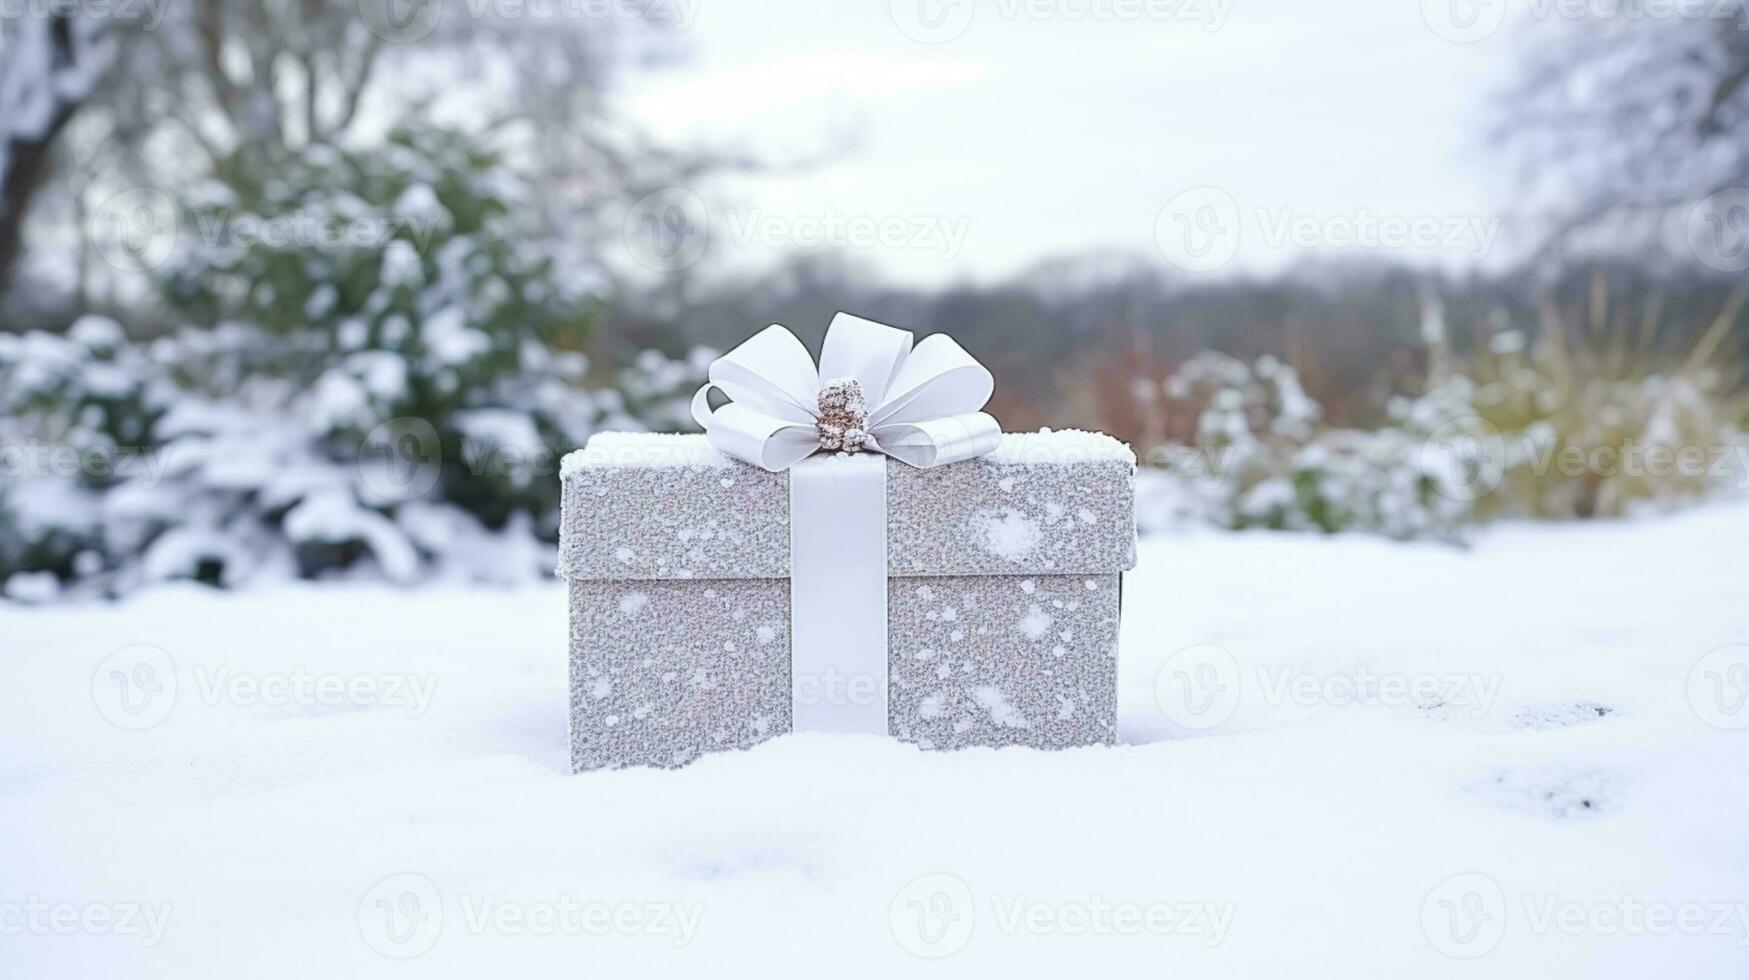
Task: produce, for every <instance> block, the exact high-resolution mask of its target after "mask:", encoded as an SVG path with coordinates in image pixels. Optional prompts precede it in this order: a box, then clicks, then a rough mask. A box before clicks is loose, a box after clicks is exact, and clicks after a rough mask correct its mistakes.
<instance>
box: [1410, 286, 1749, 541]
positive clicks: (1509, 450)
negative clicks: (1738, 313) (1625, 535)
mask: <svg viewBox="0 0 1749 980" xmlns="http://www.w3.org/2000/svg"><path fill="white" fill-rule="evenodd" d="M1720 323H1722V324H1724V325H1725V326H1728V325H1729V319H1728V318H1721V320H1720ZM1714 349H1715V347H1714V345H1713V343H1712V342H1711V341H1709V340H1708V339H1706V338H1703V339H1702V340H1701V341H1700V342H1699V344H1697V346H1696V347H1694V348H1693V349H1691V350H1688V351H1677V352H1674V353H1660V352H1658V351H1656V350H1654V349H1650V348H1645V347H1640V348H1636V347H1633V346H1629V345H1625V344H1621V343H1612V344H1608V345H1595V344H1585V343H1574V342H1572V341H1571V340H1570V339H1569V338H1568V337H1567V335H1566V332H1565V331H1563V330H1562V329H1560V327H1559V326H1558V325H1557V326H1553V327H1551V328H1548V329H1545V331H1544V332H1543V335H1542V336H1541V337H1540V338H1539V340H1538V342H1537V343H1536V344H1535V345H1531V344H1528V343H1527V342H1526V340H1525V338H1524V336H1523V335H1522V334H1518V333H1510V332H1508V333H1501V334H1497V335H1495V336H1494V337H1493V338H1492V341H1491V343H1490V344H1489V345H1487V347H1486V348H1485V349H1483V350H1481V351H1479V352H1477V353H1476V354H1474V355H1472V356H1471V357H1469V358H1468V359H1467V360H1466V361H1465V362H1464V363H1463V364H1462V365H1460V367H1459V370H1461V371H1462V374H1461V375H1459V376H1457V377H1454V378H1451V379H1447V380H1446V381H1444V382H1443V383H1442V385H1441V387H1444V388H1452V389H1456V390H1457V391H1458V392H1459V397H1461V398H1462V399H1464V400H1465V401H1467V402H1468V403H1469V404H1470V406H1471V409H1472V410H1471V411H1470V413H1469V414H1470V416H1471V417H1472V419H1473V420H1474V421H1476V422H1477V423H1478V428H1479V429H1480V430H1481V434H1480V436H1479V437H1478V438H1484V439H1486V440H1487V442H1488V445H1489V449H1490V452H1492V453H1493V454H1495V456H1496V457H1497V460H1496V461H1495V463H1494V465H1495V469H1494V471H1493V472H1492V473H1490V474H1488V478H1489V479H1491V480H1493V481H1494V482H1495V483H1497V484H1498V489H1497V490H1496V491H1495V492H1492V493H1488V494H1486V495H1484V496H1482V497H1481V499H1480V500H1479V501H1478V505H1479V506H1480V507H1481V508H1482V509H1483V511H1484V514H1485V515H1486V516H1508V517H1534V518H1547V519H1571V518H1584V517H1594V516H1596V517H1616V516H1621V515H1623V514H1626V513H1628V512H1630V511H1632V510H1634V509H1636V508H1646V507H1649V508H1653V509H1669V508H1672V507H1676V506H1680V505H1683V504H1686V503H1692V502H1694V501H1696V500H1699V499H1702V498H1704V497H1707V496H1709V495H1712V494H1714V493H1717V492H1719V491H1722V490H1731V489H1737V490H1741V489H1744V488H1745V486H1749V473H1746V472H1745V466H1744V462H1745V459H1749V441H1746V440H1745V438H1744V433H1743V432H1742V431H1741V430H1740V429H1739V428H1738V424H1739V423H1740V422H1741V420H1743V419H1744V418H1745V416H1746V415H1749V404H1746V403H1745V400H1744V398H1743V397H1742V395H1741V394H1740V393H1738V391H1739V390H1738V389H1737V388H1736V387H1735V386H1733V385H1732V383H1731V380H1730V379H1731V378H1732V377H1733V376H1734V372H1735V369H1734V368H1732V367H1728V366H1727V365H1724V364H1715V363H1712V358H1710V357H1709V356H1708V352H1709V351H1711V350H1714Z"/></svg>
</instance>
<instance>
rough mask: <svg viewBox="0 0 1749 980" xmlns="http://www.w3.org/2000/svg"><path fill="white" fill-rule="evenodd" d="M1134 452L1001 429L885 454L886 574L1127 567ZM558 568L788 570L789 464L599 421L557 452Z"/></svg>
mask: <svg viewBox="0 0 1749 980" xmlns="http://www.w3.org/2000/svg"><path fill="white" fill-rule="evenodd" d="M1135 469H1136V459H1135V454H1133V453H1132V452H1130V449H1129V447H1128V446H1125V445H1124V444H1123V443H1121V442H1118V441H1117V440H1116V439H1113V438H1111V437H1110V436H1107V435H1103V434H1101V433H1096V432H1078V431H1060V432H1052V431H1044V432H1036V433H1025V434H1006V435H1004V436H1003V437H1002V444H1001V446H1000V447H999V448H998V449H997V450H996V451H995V452H994V453H991V454H990V455H988V456H983V457H980V458H978V459H973V460H967V461H965V462H962V463H951V464H948V465H946V466H939V467H935V468H933V469H927V470H920V469H916V468H914V467H911V466H906V465H905V464H903V463H898V462H889V463H888V466H887V568H888V573H889V574H891V575H894V576H928V575H1078V574H1099V573H1110V572H1116V571H1123V570H1126V569H1129V568H1133V567H1134V566H1135V561H1136V521H1135ZM560 472H561V479H562V480H563V482H564V498H563V513H562V517H561V522H560V533H559V536H560V541H559V574H560V575H562V576H564V577H566V578H578V579H689V578H699V579H743V578H788V577H789V562H790V548H789V475H788V474H787V473H772V472H769V471H766V470H763V469H760V468H758V467H756V466H750V465H748V464H746V463H743V462H740V461H739V460H735V459H731V458H729V457H727V456H724V455H722V454H721V453H719V452H717V451H716V450H715V449H712V448H711V446H710V444H709V443H708V442H706V441H705V438H704V436H702V435H662V434H651V433H618V432H606V433H601V434H599V435H596V436H595V437H593V438H592V439H590V440H589V444H588V445H587V446H586V447H584V448H583V449H580V450H577V451H576V452H573V453H571V454H569V455H568V456H566V457H565V460H564V463H563V465H562V467H561V470H560Z"/></svg>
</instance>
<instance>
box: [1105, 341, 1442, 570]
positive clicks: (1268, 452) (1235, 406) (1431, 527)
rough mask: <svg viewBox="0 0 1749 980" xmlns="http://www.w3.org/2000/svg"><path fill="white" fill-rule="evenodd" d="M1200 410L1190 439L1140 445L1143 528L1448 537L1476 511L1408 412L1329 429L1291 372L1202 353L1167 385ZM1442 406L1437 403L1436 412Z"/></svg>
mask: <svg viewBox="0 0 1749 980" xmlns="http://www.w3.org/2000/svg"><path fill="white" fill-rule="evenodd" d="M1163 388H1164V393H1165V396H1166V401H1167V402H1168V403H1169V404H1173V405H1178V406H1183V407H1184V408H1185V410H1187V411H1190V412H1192V413H1194V417H1195V418H1196V426H1195V429H1196V439H1195V444H1194V445H1193V446H1164V447H1158V448H1156V449H1154V450H1153V451H1151V452H1149V453H1146V454H1144V462H1145V463H1151V464H1154V466H1155V467H1156V469H1157V471H1158V472H1161V473H1163V474H1164V476H1165V479H1160V478H1157V477H1152V476H1150V477H1149V478H1146V479H1144V488H1145V489H1144V491H1143V493H1142V495H1141V500H1140V502H1139V503H1140V518H1141V520H1142V523H1143V525H1144V526H1160V525H1164V524H1169V523H1174V522H1178V521H1183V520H1186V519H1190V520H1196V521H1201V522H1205V523H1211V524H1214V525H1216V526H1219V527H1225V528H1233V529H1240V528H1252V527H1263V528H1273V529H1277V530H1302V531H1323V532H1331V533H1333V532H1337V531H1366V532H1371V533H1377V534H1384V535H1389V536H1391V537H1395V538H1414V537H1435V538H1441V539H1452V538H1455V537H1457V536H1458V535H1460V534H1461V532H1462V528H1463V527H1464V525H1465V524H1467V523H1468V522H1469V520H1470V517H1471V510H1472V508H1471V505H1470V502H1469V500H1467V499H1466V494H1464V493H1463V492H1462V490H1463V487H1462V486H1461V485H1457V484H1455V483H1454V482H1453V478H1454V475H1456V474H1461V472H1462V471H1463V467H1462V466H1460V465H1458V462H1459V461H1456V460H1453V459H1452V458H1451V457H1450V454H1449V453H1442V452H1440V451H1439V450H1438V449H1437V447H1434V448H1431V449H1430V446H1429V440H1428V433H1426V432H1421V431H1418V429H1417V428H1416V427H1415V426H1414V425H1413V424H1409V423H1410V422H1411V420H1409V419H1408V418H1405V419H1404V422H1405V424H1404V425H1403V426H1402V427H1397V428H1384V429H1381V430H1378V431H1374V432H1363V431H1357V430H1351V429H1327V428H1324V427H1323V425H1322V412H1321V410H1320V409H1319V407H1318V405H1317V403H1316V402H1314V401H1312V400H1311V399H1310V398H1309V397H1307V396H1306V394H1305V392H1304V391H1303V390H1302V389H1301V387H1300V383H1299V379H1298V377H1297V376H1296V374H1295V372H1294V370H1293V369H1292V368H1291V367H1289V366H1287V365H1285V364H1283V363H1281V362H1280V361H1278V360H1276V359H1275V358H1272V357H1263V358H1260V359H1259V360H1258V361H1257V362H1256V363H1255V364H1246V363H1245V362H1243V361H1239V360H1237V359H1235V358H1232V357H1229V356H1227V355H1224V354H1219V353H1214V352H1205V353H1203V354H1200V355H1198V356H1196V357H1194V358H1192V359H1191V360H1189V361H1187V362H1185V363H1184V365H1182V366H1181V367H1180V369H1179V370H1178V371H1176V372H1174V373H1173V374H1172V375H1171V376H1170V377H1169V378H1167V379H1166V380H1165V382H1164V383H1163ZM1435 414H1437V413H1435Z"/></svg>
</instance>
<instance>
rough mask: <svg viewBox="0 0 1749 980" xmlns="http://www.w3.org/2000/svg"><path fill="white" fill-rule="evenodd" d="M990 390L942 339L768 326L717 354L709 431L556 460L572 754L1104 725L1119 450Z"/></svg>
mask: <svg viewBox="0 0 1749 980" xmlns="http://www.w3.org/2000/svg"><path fill="white" fill-rule="evenodd" d="M992 389H993V383H992V381H991V378H990V374H989V372H988V371H986V370H985V369H984V368H983V366H982V365H981V364H979V363H978V362H977V361H976V360H975V359H974V358H973V357H972V356H971V355H970V354H968V353H967V352H966V351H964V350H963V349H962V348H960V347H959V345H958V344H956V343H954V342H953V340H952V339H951V338H948V337H946V336H945V335H941V334H937V335H935V336H932V337H928V338H926V339H925V340H923V341H922V342H920V343H915V344H914V343H913V341H912V335H911V334H910V333H908V332H906V331H902V330H898V329H895V328H892V327H888V326H886V325H884V324H879V323H875V322H873V321H869V320H863V319H861V318H858V317H852V316H849V315H848V314H839V316H838V317H837V318H836V319H834V320H833V322H832V326H831V328H830V329H829V330H828V331H827V334H826V340H825V344H824V348H823V350H822V353H821V357H820V363H819V367H818V368H816V367H815V365H814V362H813V359H812V358H811V357H810V356H809V354H808V352H807V350H806V348H804V347H803V346H802V345H801V342H800V341H799V340H797V339H796V338H795V337H794V335H792V334H790V333H789V331H787V330H786V329H784V328H783V327H780V326H773V327H770V328H768V329H767V330H765V331H763V332H761V333H760V334H757V335H755V336H754V337H753V338H751V339H750V340H748V341H747V342H746V343H744V344H742V345H741V346H739V347H737V348H736V349H735V350H733V351H730V352H729V353H728V354H725V355H724V356H723V357H721V358H719V359H718V360H717V361H716V362H714V363H713V364H712V365H711V369H710V383H709V384H707V385H705V387H704V388H703V389H701V390H700V391H699V392H698V394H697V396H695V398H694V400H693V416H694V418H695V419H696V420H697V422H698V423H699V425H700V427H701V428H703V429H704V430H705V434H704V435H661V434H628V433H605V434H601V435H597V436H595V437H594V438H592V439H591V440H590V441H589V443H588V445H587V446H585V447H584V448H583V449H581V450H579V451H577V452H574V453H572V454H570V455H569V456H567V457H566V458H565V460H564V464H563V466H562V470H561V479H562V481H563V498H562V500H563V506H562V508H561V525H560V548H559V551H560V559H559V571H560V574H561V575H562V576H563V577H564V578H565V579H566V580H567V581H568V583H569V589H570V658H571V659H570V682H571V683H570V688H571V692H570V736H571V760H572V766H573V768H574V769H575V770H577V771H584V770H592V769H603V768H618V767H623V766H635V765H648V766H679V765H684V764H685V763H687V762H689V761H691V760H693V759H695V758H697V757H698V756H699V755H701V754H703V753H705V752H710V751H714V750H721V749H735V748H746V747H748V746H751V745H754V744H756V743H758V742H760V741H763V740H764V739H767V738H772V737H774V736H777V735H780V734H782V733H785V732H789V731H825V732H859V733H866V734H875V735H888V736H892V737H895V738H898V739H901V740H904V741H907V742H912V743H915V744H917V745H920V746H922V747H924V748H929V749H954V748H964V747H968V746H980V745H981V746H1006V745H1025V746H1032V747H1035V748H1063V747H1068V746H1075V745H1092V744H1104V743H1111V742H1114V741H1115V740H1116V737H1117V661H1118V622H1119V611H1120V608H1121V605H1122V589H1121V585H1122V573H1123V572H1124V571H1126V570H1128V569H1129V568H1131V567H1133V566H1134V564H1135V542H1136V531H1135V513H1134V511H1135V490H1134V479H1135V456H1134V455H1133V454H1132V453H1131V452H1130V450H1129V449H1128V447H1126V446H1124V445H1123V444H1122V443H1120V442H1118V441H1117V440H1115V439H1112V438H1111V437H1109V436H1105V435H1101V434H1098V433H1087V432H1049V431H1046V432H1040V433H1033V434H1026V435H1004V434H1003V433H1002V432H1001V429H1000V426H998V424H997V423H996V420H995V419H993V418H991V417H990V416H989V415H987V414H985V413H984V412H982V411H981V409H982V408H983V406H984V404H985V403H986V402H987V401H988V400H989V397H990V394H991V391H992ZM713 397H714V398H717V399H727V404H713Z"/></svg>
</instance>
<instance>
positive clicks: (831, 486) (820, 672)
mask: <svg viewBox="0 0 1749 980" xmlns="http://www.w3.org/2000/svg"><path fill="white" fill-rule="evenodd" d="M789 474H790V476H789V488H790V489H789V508H790V530H789V535H790V579H789V589H790V593H789V594H790V698H791V702H790V703H791V707H792V712H793V714H792V718H793V728H794V730H795V731H798V732H866V733H868V734H871V735H885V734H887V460H886V457H885V456H881V455H878V454H873V453H858V454H855V455H849V456H815V457H812V458H810V459H805V460H803V461H801V462H800V463H797V464H796V465H795V466H792V467H791V468H790V471H789Z"/></svg>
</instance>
